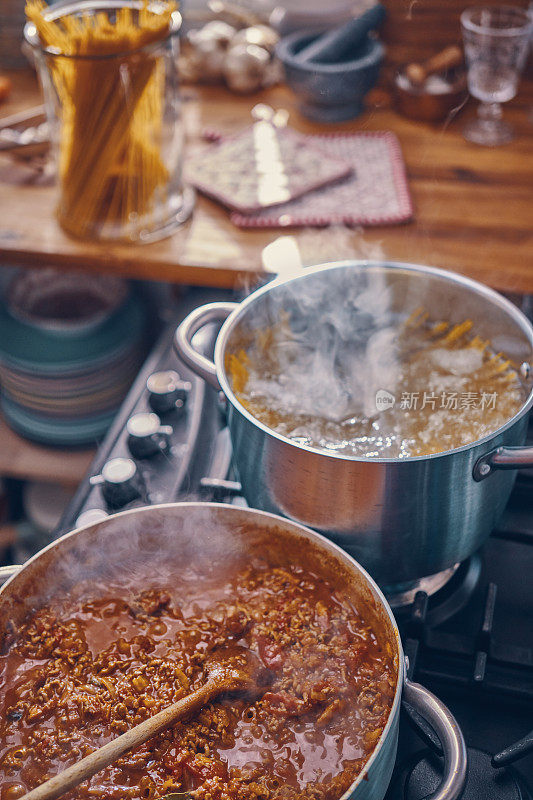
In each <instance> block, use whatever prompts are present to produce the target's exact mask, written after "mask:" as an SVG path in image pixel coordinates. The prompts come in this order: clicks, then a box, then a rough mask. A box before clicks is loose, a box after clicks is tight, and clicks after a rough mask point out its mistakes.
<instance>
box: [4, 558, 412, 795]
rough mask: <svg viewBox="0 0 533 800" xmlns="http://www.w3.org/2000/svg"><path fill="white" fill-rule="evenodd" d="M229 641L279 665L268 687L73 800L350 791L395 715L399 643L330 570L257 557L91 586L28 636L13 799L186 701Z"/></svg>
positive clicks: (103, 777)
mask: <svg viewBox="0 0 533 800" xmlns="http://www.w3.org/2000/svg"><path fill="white" fill-rule="evenodd" d="M221 573H222V574H221ZM141 588H142V591H141V590H140V589H141ZM362 613H363V614H364V609H362ZM228 639H231V640H233V641H238V642H239V643H241V644H245V645H247V646H249V647H250V648H251V649H252V650H253V651H255V652H256V653H258V654H259V655H260V657H261V659H262V660H263V662H264V664H265V665H266V666H268V667H269V668H270V670H271V671H272V678H273V682H272V683H271V685H270V686H269V687H267V690H266V691H265V692H264V693H262V694H261V696H259V697H258V698H248V699H246V698H237V697H236V696H233V697H231V696H225V697H222V698H220V699H219V700H217V701H216V702H213V703H211V704H210V705H209V706H207V707H206V708H205V709H204V710H202V711H201V712H200V713H199V714H197V716H196V717H194V718H193V719H191V720H190V721H186V722H181V723H177V724H176V725H175V726H174V727H173V728H171V729H169V730H168V731H166V732H164V733H162V734H160V735H159V736H157V737H154V738H153V739H151V740H150V741H149V742H147V743H146V744H145V745H143V746H142V747H139V748H138V749H137V750H135V751H133V752H131V753H129V754H127V755H126V756H124V757H123V758H121V759H120V760H119V761H118V762H117V763H116V764H114V765H112V766H110V767H108V768H107V769H105V770H103V771H102V772H100V773H98V774H97V775H95V776H94V777H93V778H92V779H91V780H90V781H88V782H86V783H84V784H82V785H81V786H80V787H79V788H78V789H77V790H75V791H73V792H71V793H70V794H69V795H67V796H66V797H68V798H71V799H72V798H77V800H89V798H91V800H99V799H100V798H101V799H102V800H103V799H104V798H106V799H109V800H110V799H111V798H116V799H117V800H119V798H120V799H121V800H122V798H134V799H135V800H137V798H139V799H140V798H154V797H155V798H157V797H160V796H161V795H164V794H166V793H170V792H179V791H185V790H191V789H195V790H196V792H195V796H196V797H197V798H198V799H199V800H267V798H284V799H286V800H295V799H296V798H306V799H307V798H313V799H314V800H333V798H338V797H339V796H340V795H341V794H342V792H343V791H345V790H346V789H347V788H348V786H349V785H350V783H351V782H352V781H353V780H354V779H355V777H356V776H357V775H358V774H359V772H360V771H361V769H362V767H363V766H364V764H365V762H366V761H367V759H368V758H369V755H370V754H371V752H372V750H373V748H374V745H375V743H376V741H377V740H378V738H379V736H380V734H381V732H382V730H383V727H384V726H385V724H386V722H387V718H388V715H389V711H390V708H391V705H392V700H393V696H394V688H395V681H396V667H395V663H394V657H393V653H392V648H391V647H390V645H388V644H387V643H383V646H381V645H380V643H378V641H377V640H376V637H375V635H374V633H373V631H372V630H371V628H370V627H369V625H368V623H366V622H365V621H364V618H362V617H361V616H360V615H359V613H358V612H357V610H356V609H354V608H353V607H352V606H351V605H350V603H349V602H348V600H347V599H346V598H344V597H343V595H342V594H341V593H336V592H335V591H334V590H333V589H332V587H331V586H330V585H329V584H328V583H327V582H326V581H324V580H323V579H321V578H319V577H317V576H316V575H314V574H312V573H310V572H308V571H306V570H304V569H303V568H300V567H298V566H294V565H293V566H290V567H286V568H280V567H273V566H272V565H270V564H269V563H268V562H267V561H265V560H262V559H260V558H256V559H254V560H253V563H251V564H250V563H249V564H248V565H243V564H242V563H241V565H240V566H239V567H238V568H236V569H235V570H234V571H233V572H232V574H228V572H227V571H221V570H217V569H213V570H212V571H211V573H210V574H209V575H206V574H203V575H199V574H198V572H195V570H194V569H193V568H188V569H183V568H182V570H180V572H179V574H176V572H175V571H173V572H171V571H170V569H169V568H167V569H166V571H165V568H164V567H161V569H160V570H159V571H158V574H157V576H156V577H155V578H154V577H153V576H152V577H151V578H150V580H149V581H148V580H147V582H146V583H145V584H144V586H143V587H139V583H138V581H136V582H135V585H133V584H132V582H131V579H130V583H128V575H123V576H121V577H119V578H118V579H117V582H116V584H114V585H113V584H111V585H110V583H109V582H107V583H106V584H105V585H103V584H102V585H98V584H97V583H94V582H92V583H91V584H88V583H87V584H85V585H83V584H78V585H77V587H76V589H75V592H73V593H71V595H70V597H69V598H68V599H66V600H63V601H53V602H51V603H50V605H49V606H48V607H46V608H43V609H41V610H39V611H37V612H36V613H35V614H34V615H33V616H32V617H31V618H30V619H29V621H28V622H26V623H25V624H24V625H22V626H21V628H20V629H19V630H17V631H14V632H13V635H12V636H10V637H9V638H8V640H7V641H6V643H5V645H4V653H3V655H1V656H0V687H1V688H0V786H1V788H0V798H1V800H15V798H18V797H20V796H21V795H22V794H24V793H25V792H26V791H29V790H30V789H32V788H34V787H35V786H37V785H38V784H39V783H41V782H42V781H43V780H44V779H45V778H47V777H51V776H52V775H54V774H56V773H57V772H59V771H60V770H61V769H64V768H65V767H67V766H69V765H70V764H73V763H74V762H76V761H77V760H79V759H80V758H82V757H83V756H85V755H87V754H88V753H90V752H91V751H92V750H94V749H95V747H97V746H101V745H102V744H105V743H106V742H107V741H109V740H110V739H112V738H114V737H115V736H117V735H118V734H120V733H123V732H124V731H126V730H128V729H129V728H130V727H132V726H133V725H135V724H137V723H139V722H141V721H142V720H144V719H147V718H148V717H149V716H151V715H153V714H155V713H156V712H157V711H159V710H161V709H162V708H164V707H165V706H167V705H169V704H170V703H172V702H174V701H176V700H178V699H179V698H180V697H183V696H184V695H186V694H187V693H188V692H189V691H191V690H192V689H194V688H195V687H196V686H198V685H200V683H201V682H202V680H203V678H204V671H203V664H204V661H205V659H206V656H207V654H208V653H209V651H210V650H212V649H213V648H215V647H217V645H221V644H223V643H225V642H227V641H228Z"/></svg>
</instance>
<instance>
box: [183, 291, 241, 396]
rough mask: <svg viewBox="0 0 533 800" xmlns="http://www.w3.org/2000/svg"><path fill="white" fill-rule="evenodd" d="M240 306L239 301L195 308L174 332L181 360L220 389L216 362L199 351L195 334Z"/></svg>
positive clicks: (209, 304)
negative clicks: (194, 341) (194, 343)
mask: <svg viewBox="0 0 533 800" xmlns="http://www.w3.org/2000/svg"><path fill="white" fill-rule="evenodd" d="M238 307H239V303H208V304H207V305H205V306H200V307H199V308H195V309H194V311H191V313H190V314H189V315H188V316H187V317H185V319H184V320H183V322H181V323H180V324H179V325H178V328H177V329H176V333H175V334H174V349H175V350H176V353H177V354H178V356H179V357H180V358H181V360H182V361H183V362H184V363H185V364H186V365H187V366H188V367H190V368H191V369H192V371H193V372H194V373H196V375H199V376H200V378H203V379H204V381H207V383H209V384H211V386H213V387H214V388H215V389H217V390H218V391H220V390H221V386H220V383H219V382H218V378H217V369H216V367H215V365H214V363H213V362H212V361H211V360H210V359H209V358H207V357H206V356H204V355H202V353H199V352H198V350H195V348H194V347H193V345H192V337H193V336H194V334H195V333H196V332H197V331H199V330H200V328H203V327H204V326H205V325H208V324H209V323H210V322H214V321H215V320H217V319H223V320H224V319H227V318H228V317H229V315H230V314H231V313H232V312H233V311H235V309H236V308H238Z"/></svg>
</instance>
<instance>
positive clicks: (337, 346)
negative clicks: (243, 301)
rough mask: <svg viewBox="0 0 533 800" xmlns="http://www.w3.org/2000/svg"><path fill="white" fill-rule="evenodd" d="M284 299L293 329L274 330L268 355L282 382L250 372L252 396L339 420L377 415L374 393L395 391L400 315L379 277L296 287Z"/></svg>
mask: <svg viewBox="0 0 533 800" xmlns="http://www.w3.org/2000/svg"><path fill="white" fill-rule="evenodd" d="M289 286H290V284H289ZM284 298H285V302H284V305H285V306H286V305H288V304H290V305H291V319H290V331H288V330H287V329H286V328H285V329H281V330H280V329H279V328H278V329H277V330H275V331H274V343H273V349H272V350H271V352H270V355H271V356H272V359H273V360H274V361H276V362H277V364H278V365H279V378H277V379H276V380H272V379H271V378H270V377H269V378H267V379H263V378H262V377H261V376H260V375H257V374H254V376H253V383H251V385H250V392H251V394H252V395H255V396H260V397H262V398H265V400H266V402H267V403H268V404H269V406H270V407H272V408H281V407H283V409H284V411H287V412H288V413H289V414H290V413H298V414H309V415H313V416H319V417H322V418H324V419H328V420H332V421H336V422H340V421H342V420H344V419H346V418H347V417H350V416H359V417H361V416H363V417H372V416H375V415H376V406H375V396H376V392H377V391H378V389H381V388H386V389H387V390H388V391H391V392H394V391H395V389H396V387H397V384H398V381H399V378H400V374H401V364H400V360H399V356H398V348H397V336H398V325H399V318H398V315H397V314H395V313H394V312H393V311H392V310H391V308H392V290H391V288H390V286H389V285H387V282H386V280H385V277H384V275H383V274H382V273H373V274H371V275H369V276H368V279H367V278H366V276H365V277H364V278H363V277H361V276H358V277H357V278H356V279H354V278H353V277H352V278H350V279H348V280H345V281H343V285H342V286H340V287H339V285H338V281H335V284H334V285H333V286H332V285H331V284H330V285H329V286H328V285H327V284H326V282H325V281H309V286H307V285H306V286H305V288H304V289H303V290H302V286H301V284H300V283H297V284H296V285H295V288H294V289H292V290H291V296H290V298H289V300H288V303H287V298H286V294H285V296H284ZM280 311H281V309H280ZM280 316H281V315H280ZM279 318H280V317H279V316H278V319H279ZM276 371H278V370H276Z"/></svg>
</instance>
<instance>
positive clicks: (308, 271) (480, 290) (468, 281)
mask: <svg viewBox="0 0 533 800" xmlns="http://www.w3.org/2000/svg"><path fill="white" fill-rule="evenodd" d="M345 267H370V268H373V267H381V268H383V269H393V270H398V271H402V270H404V271H408V272H414V273H421V274H426V275H434V276H435V277H437V278H439V277H440V278H444V279H446V280H448V281H450V282H451V283H456V284H461V285H463V286H464V287H465V288H466V289H468V290H470V291H473V292H475V293H476V294H479V295H482V296H483V297H484V298H486V299H487V301H489V302H492V303H494V304H495V305H497V306H499V307H500V308H501V309H503V310H504V311H505V312H507V314H508V315H509V316H510V317H511V318H512V319H513V320H514V321H515V322H516V323H517V324H518V325H519V327H520V328H521V329H522V330H523V332H524V334H525V335H526V336H527V337H528V338H529V342H530V345H531V348H532V353H533V325H532V324H531V323H530V322H529V320H528V319H527V317H526V316H525V314H524V313H523V312H522V311H520V309H518V308H517V307H516V306H514V305H513V303H511V301H510V300H507V298H505V297H503V295H501V294H499V293H498V292H496V291H495V290H494V289H491V288H490V287H488V286H485V285H484V284H482V283H479V282H478V281H475V280H473V279H472V278H467V277H466V276H465V275H461V274H459V273H456V272H451V271H450V270H444V269H441V268H440V267H430V266H425V265H423V264H412V263H409V262H403V261H370V260H365V259H346V260H343V261H333V262H328V263H326V264H318V265H316V266H314V267H305V268H304V269H302V270H301V271H298V272H297V273H296V272H295V273H292V274H291V275H290V276H289V277H283V276H278V277H277V278H275V279H274V280H273V281H271V282H270V283H267V284H266V285H265V286H262V287H260V288H259V289H257V290H256V291H255V292H252V294H250V295H249V296H248V297H246V298H245V299H244V300H242V301H241V302H240V303H238V304H236V308H235V309H234V310H233V311H232V313H231V314H230V315H229V316H228V317H227V319H226V320H225V321H224V323H223V325H222V327H221V329H220V331H219V334H218V336H217V339H216V343H215V352H214V363H215V367H216V372H217V378H218V381H219V383H220V387H221V389H222V391H223V393H224V395H225V396H226V398H227V400H228V401H229V402H230V403H231V405H232V406H233V408H234V409H235V410H236V411H238V413H239V414H241V416H243V417H245V419H247V420H248V422H251V423H252V424H253V425H254V426H255V427H256V428H259V430H261V431H262V432H263V433H265V434H268V435H269V436H271V437H272V438H274V439H277V440H278V441H280V442H282V443H283V444H286V445H291V446H292V447H295V448H297V449H299V450H303V451H304V452H308V453H313V454H314V455H317V456H322V457H324V458H333V459H337V460H340V461H347V462H355V463H372V464H411V463H414V462H420V461H427V460H438V459H442V458H446V457H451V456H454V455H456V454H457V453H464V452H467V451H469V450H472V449H474V448H475V447H478V446H482V445H486V444H490V443H491V442H492V441H493V440H494V439H495V438H496V437H497V436H499V435H500V434H503V433H505V431H507V430H509V429H510V428H512V427H513V425H514V424H515V423H516V422H518V420H520V419H521V418H522V417H523V416H524V415H525V414H526V413H527V412H528V411H529V410H530V409H531V408H532V407H533V386H532V387H531V389H530V390H529V394H528V396H527V398H526V400H525V401H524V403H523V404H522V406H521V407H520V409H519V411H517V413H516V414H515V415H514V416H513V417H511V419H509V420H508V421H507V422H506V423H505V424H504V425H502V426H501V427H499V428H497V429H496V430H495V431H493V432H492V433H489V434H487V435H486V436H483V437H482V438H481V439H476V440H475V441H474V442H469V443H468V444H464V445H462V446H461V447H456V448H454V449H453V450H444V451H442V452H440V453H430V454H429V455H421V456H409V457H407V458H400V457H398V456H396V457H391V456H389V457H374V456H372V457H371V458H370V457H366V456H350V455H345V454H343V453H337V452H326V451H325V450H320V449H319V448H318V447H311V446H310V445H306V444H301V443H300V442H295V441H293V440H292V439H289V438H288V437H286V436H283V435H282V434H281V433H279V432H278V431H275V430H274V429H273V428H269V427H268V426H266V425H264V424H263V423H262V422H260V421H259V420H258V419H257V418H256V417H254V416H253V415H252V414H250V412H249V411H248V410H247V409H246V408H245V407H244V406H243V405H242V404H241V403H240V402H239V400H238V399H237V397H236V396H235V394H234V392H233V389H232V388H231V386H230V383H229V381H228V379H227V376H226V370H225V367H224V354H225V349H226V344H227V341H228V338H229V336H230V334H231V332H232V330H233V328H234V327H235V326H236V325H237V323H238V321H239V320H240V318H241V317H242V316H243V315H244V313H245V311H246V310H247V308H248V307H249V306H251V305H253V304H254V303H255V302H256V301H257V300H258V299H259V298H261V297H262V296H263V295H265V294H268V292H269V291H270V290H271V289H275V288H276V287H278V286H282V285H284V284H289V283H292V282H293V281H296V280H299V279H302V278H303V277H305V276H306V275H314V274H316V273H320V272H328V271H330V270H336V269H342V268H345Z"/></svg>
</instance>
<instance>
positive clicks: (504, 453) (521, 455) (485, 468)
mask: <svg viewBox="0 0 533 800" xmlns="http://www.w3.org/2000/svg"><path fill="white" fill-rule="evenodd" d="M525 467H533V447H497V448H496V449H495V450H491V451H490V453H485V455H484V456H481V458H478V460H477V461H476V463H475V464H474V469H473V472H472V475H473V477H474V480H475V481H482V480H484V479H485V478H488V476H489V475H492V473H493V472H495V470H497V469H524V468H525Z"/></svg>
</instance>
